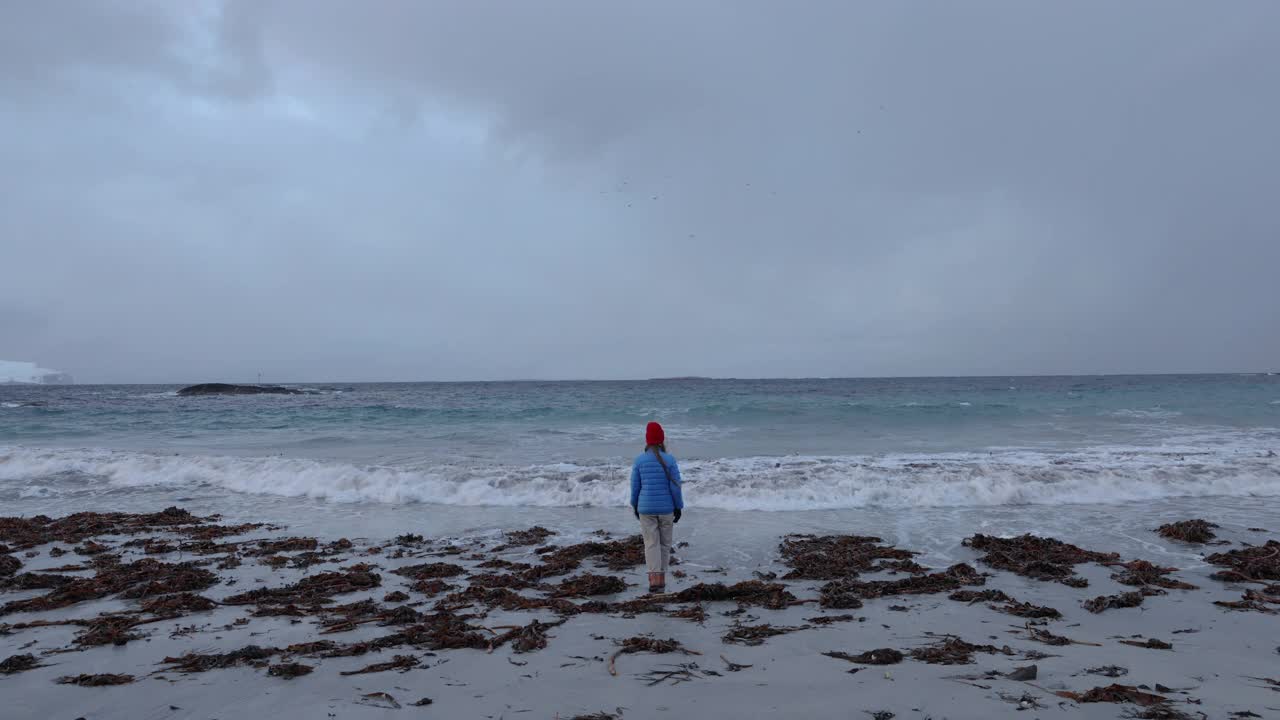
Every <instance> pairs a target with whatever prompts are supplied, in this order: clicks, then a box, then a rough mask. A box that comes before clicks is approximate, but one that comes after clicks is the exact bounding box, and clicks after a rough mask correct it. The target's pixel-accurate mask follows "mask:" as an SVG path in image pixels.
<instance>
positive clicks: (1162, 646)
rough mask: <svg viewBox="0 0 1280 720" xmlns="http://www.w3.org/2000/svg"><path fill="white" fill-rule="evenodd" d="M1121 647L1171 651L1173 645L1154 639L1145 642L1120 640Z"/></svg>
mask: <svg viewBox="0 0 1280 720" xmlns="http://www.w3.org/2000/svg"><path fill="white" fill-rule="evenodd" d="M1119 642H1120V644H1121V645H1132V646H1133V647H1139V648H1146V649H1148V650H1172V649H1173V645H1171V644H1169V643H1167V642H1165V641H1163V640H1157V639H1156V638H1147V639H1146V640H1120V641H1119Z"/></svg>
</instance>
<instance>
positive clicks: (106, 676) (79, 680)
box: [57, 673, 133, 687]
mask: <svg viewBox="0 0 1280 720" xmlns="http://www.w3.org/2000/svg"><path fill="white" fill-rule="evenodd" d="M57 682H58V684H59V685H79V686H80V687H105V686H108V685H128V684H129V683H131V682H133V676H132V675H114V674H112V673H100V674H97V675H64V676H63V677H60V678H58V681H57Z"/></svg>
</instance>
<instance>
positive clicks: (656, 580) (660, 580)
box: [649, 573, 667, 594]
mask: <svg viewBox="0 0 1280 720" xmlns="http://www.w3.org/2000/svg"><path fill="white" fill-rule="evenodd" d="M666 591H667V574H666V573H649V592H650V593H654V594H657V593H664V592H666Z"/></svg>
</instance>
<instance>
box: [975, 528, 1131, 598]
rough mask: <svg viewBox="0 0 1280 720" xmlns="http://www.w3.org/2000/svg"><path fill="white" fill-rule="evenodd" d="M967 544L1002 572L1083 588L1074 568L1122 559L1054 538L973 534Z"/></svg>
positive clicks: (985, 561)
mask: <svg viewBox="0 0 1280 720" xmlns="http://www.w3.org/2000/svg"><path fill="white" fill-rule="evenodd" d="M964 544H965V545H967V546H969V547H972V548H973V549H974V550H979V551H983V552H985V553H986V554H985V555H983V556H982V557H981V558H979V560H980V561H981V562H983V563H985V564H987V565H990V566H991V567H994V568H999V569H1001V570H1008V571H1010V572H1013V573H1017V574H1018V575H1022V576H1023V577H1029V578H1034V579H1036V580H1046V581H1048V580H1053V581H1057V582H1060V583H1063V584H1064V585H1068V586H1071V587H1084V586H1086V585H1088V581H1086V580H1084V579H1083V578H1080V577H1076V576H1075V566H1076V565H1079V564H1082V563H1086V562H1098V563H1108V562H1115V561H1117V560H1119V559H1120V556H1119V555H1117V554H1116V553H1101V552H1094V551H1091V550H1084V549H1082V548H1079V547H1076V546H1075V545H1072V544H1070V543H1064V542H1062V541H1061V540H1056V539H1054V538H1043V537H1038V536H1036V535H1030V534H1028V535H1021V536H1019V537H1015V538H1000V537H995V536H993V535H982V534H978V535H974V536H973V537H970V538H966V539H965V541H964Z"/></svg>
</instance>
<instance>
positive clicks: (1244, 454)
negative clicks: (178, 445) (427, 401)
mask: <svg viewBox="0 0 1280 720" xmlns="http://www.w3.org/2000/svg"><path fill="white" fill-rule="evenodd" d="M681 468H682V471H683V474H684V476H685V482H686V486H685V495H686V498H687V500H688V502H689V503H690V504H691V505H693V506H699V507H707V508H716V509H722V510H766V511H767V510H817V509H840V508H857V507H886V508H905V507H963V506H1016V505H1058V504H1092V503H1103V504H1105V503H1124V502H1133V501H1144V500H1156V499H1161V498H1178V497H1206V496H1235V497H1250V496H1253V497H1272V496H1280V460H1278V459H1277V457H1276V456H1275V454H1274V453H1271V452H1270V451H1269V450H1267V449H1265V448H1264V447H1259V446H1253V447H1241V446H1239V445H1234V446H1219V447H1211V448H1209V449H1206V446H1204V445H1196V446H1187V447H1169V446H1161V447H1155V448H1141V447H1109V448H1094V449H1088V450H1080V451H1074V452H1055V453H1044V452H1035V451H1027V450H1002V451H995V452H990V453H950V454H921V455H905V454H904V455H883V456H870V455H868V456H837V457H798V456H789V457H750V458H727V459H719V460H688V461H685V462H682V463H681ZM628 482H629V467H625V466H622V465H619V464H581V465H579V464H573V463H559V464H554V465H536V466H513V465H492V464H489V465H481V464H477V465H464V464H437V465H372V466H358V465H353V464H347V463H341V462H326V461H318V460H309V459H290V458H281V457H261V458H253V457H229V456H203V455H160V454H150V453H141V452H123V451H112V450H92V449H84V450H68V449H37V448H23V447H11V448H0V484H2V485H4V486H8V489H10V490H16V491H18V492H19V493H23V494H29V493H32V492H36V493H39V494H42V495H43V494H48V493H53V494H57V493H59V492H61V490H60V488H61V487H66V488H71V487H84V486H86V485H88V486H90V487H101V488H104V489H119V488H131V487H132V488H146V487H170V488H180V487H204V488H211V487H212V488H220V489H223V490H228V491H232V492H237V493H250V494H260V495H280V496H286V497H308V498H315V499H321V500H328V501H332V502H375V503H436V504H443V505H463V506H481V505H491V506H542V507H559V506H621V505H625V504H626V502H627V496H628Z"/></svg>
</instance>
